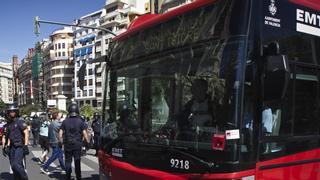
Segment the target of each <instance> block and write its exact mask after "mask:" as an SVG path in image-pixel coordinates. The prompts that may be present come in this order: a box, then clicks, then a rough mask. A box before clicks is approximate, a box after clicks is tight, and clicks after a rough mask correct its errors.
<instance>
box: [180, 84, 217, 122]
mask: <svg viewBox="0 0 320 180" xmlns="http://www.w3.org/2000/svg"><path fill="white" fill-rule="evenodd" d="M207 91H208V82H207V81H206V80H204V79H196V80H194V81H193V83H192V86H191V94H192V99H191V100H190V101H189V102H187V104H186V105H185V106H184V111H183V116H182V118H181V119H179V121H180V122H179V127H180V128H184V127H194V126H212V124H213V123H212V122H213V117H214V116H213V102H212V100H211V98H210V96H209V95H208V93H207Z"/></svg>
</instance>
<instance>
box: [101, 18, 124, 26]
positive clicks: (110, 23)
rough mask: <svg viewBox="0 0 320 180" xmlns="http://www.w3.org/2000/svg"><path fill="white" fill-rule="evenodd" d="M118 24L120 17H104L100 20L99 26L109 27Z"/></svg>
mask: <svg viewBox="0 0 320 180" xmlns="http://www.w3.org/2000/svg"><path fill="white" fill-rule="evenodd" d="M119 24H121V19H114V20H109V19H104V20H102V21H101V22H100V27H103V28H110V27H114V26H116V25H119Z"/></svg>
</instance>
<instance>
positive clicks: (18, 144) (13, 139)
mask: <svg viewBox="0 0 320 180" xmlns="http://www.w3.org/2000/svg"><path fill="white" fill-rule="evenodd" d="M7 112H8V116H9V118H10V119H11V121H12V122H11V123H10V124H9V125H8V133H7V135H8V140H9V143H10V155H9V159H10V165H11V168H12V170H13V176H14V179H17V180H26V179H28V175H27V173H26V171H25V169H24V166H23V158H24V157H25V156H26V155H28V154H29V149H28V143H29V142H28V141H29V130H28V128H27V124H26V123H25V122H24V120H23V119H22V118H20V117H18V113H19V109H18V108H17V107H16V106H14V105H10V106H9V108H8V110H7Z"/></svg>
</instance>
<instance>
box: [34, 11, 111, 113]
mask: <svg viewBox="0 0 320 180" xmlns="http://www.w3.org/2000/svg"><path fill="white" fill-rule="evenodd" d="M40 23H44V24H54V25H62V26H72V27H82V28H87V29H98V30H101V31H104V32H107V33H109V34H112V35H113V36H117V35H116V34H115V33H114V32H112V31H111V30H109V29H106V28H101V27H94V26H83V25H79V24H78V23H76V24H68V23H61V22H55V21H46V20H40V18H39V16H36V17H35V18H34V33H35V34H36V36H39V34H40ZM109 53H110V54H111V51H110V50H109ZM110 57H111V56H110V55H109V56H108V55H106V56H105V58H104V61H105V62H106V63H107V64H106V66H107V68H106V80H108V71H109V69H110V65H111V63H110ZM102 61H103V60H102V59H99V61H95V62H102ZM85 69H86V63H83V64H82V66H81V67H80V69H79V72H78V78H79V83H80V89H82V88H81V86H82V85H81V84H83V82H84V78H85ZM82 87H83V86H82ZM107 88H108V83H106V84H105V88H104V95H103V96H104V97H103V99H106V97H105V96H106V95H107ZM105 105H106V102H105V100H104V101H103V105H102V106H103V107H105ZM104 113H105V112H104V111H102V115H104Z"/></svg>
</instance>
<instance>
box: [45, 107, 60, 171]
mask: <svg viewBox="0 0 320 180" xmlns="http://www.w3.org/2000/svg"><path fill="white" fill-rule="evenodd" d="M60 118H61V116H59V112H58V111H54V112H53V113H52V122H51V123H50V125H49V144H50V146H51V149H52V154H51V156H50V158H49V159H48V161H47V162H46V163H45V164H44V165H43V166H42V167H41V168H40V169H41V171H42V172H44V173H45V174H47V175H49V174H50V172H49V169H48V168H49V166H50V164H51V163H52V162H54V161H55V160H56V159H59V163H60V166H61V169H62V170H63V171H65V169H66V167H65V164H64V161H63V151H62V146H61V144H59V141H58V138H59V130H60V126H61V122H60Z"/></svg>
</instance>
